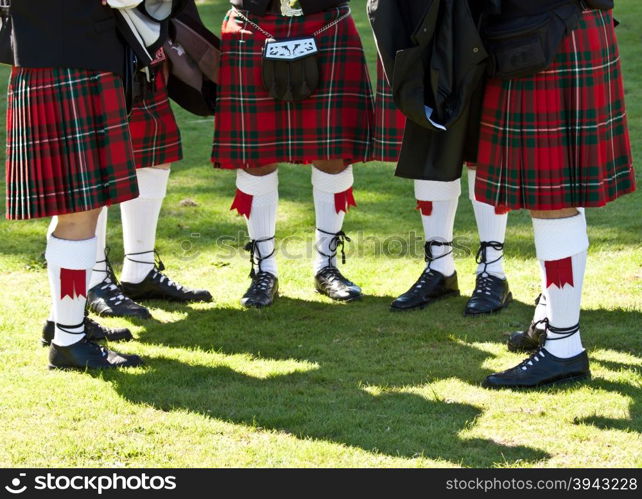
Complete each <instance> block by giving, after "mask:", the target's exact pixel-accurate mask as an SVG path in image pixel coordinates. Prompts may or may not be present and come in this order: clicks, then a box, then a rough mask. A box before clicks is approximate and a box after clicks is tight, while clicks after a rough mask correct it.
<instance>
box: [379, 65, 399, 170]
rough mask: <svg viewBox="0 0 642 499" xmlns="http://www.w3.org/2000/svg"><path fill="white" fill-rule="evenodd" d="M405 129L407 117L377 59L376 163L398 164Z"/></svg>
mask: <svg viewBox="0 0 642 499" xmlns="http://www.w3.org/2000/svg"><path fill="white" fill-rule="evenodd" d="M405 128H406V117H405V116H404V115H403V114H402V113H401V111H399V110H398V109H397V105H396V104H395V102H394V100H393V98H392V89H391V88H390V85H389V84H388V80H387V79H386V75H385V72H384V70H383V66H382V65H381V60H380V59H377V94H376V97H375V126H374V134H373V143H374V145H373V154H372V156H373V159H374V160H375V161H385V162H394V163H396V162H397V160H398V159H399V152H400V151H401V143H402V142H403V134H404V130H405Z"/></svg>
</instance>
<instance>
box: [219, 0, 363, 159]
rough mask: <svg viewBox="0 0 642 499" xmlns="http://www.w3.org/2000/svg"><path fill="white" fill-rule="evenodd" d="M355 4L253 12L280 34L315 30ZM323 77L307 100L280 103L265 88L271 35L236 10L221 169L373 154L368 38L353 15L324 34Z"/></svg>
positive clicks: (227, 41)
mask: <svg viewBox="0 0 642 499" xmlns="http://www.w3.org/2000/svg"><path fill="white" fill-rule="evenodd" d="M345 9H347V7H341V8H336V9H330V10H328V11H324V12H321V13H318V14H313V15H309V16H298V17H284V16H279V15H274V14H266V15H264V16H261V17H257V16H251V15H250V14H247V16H248V17H249V18H250V19H251V20H252V21H253V22H255V23H256V24H258V25H259V26H261V28H262V29H264V30H265V31H267V32H268V33H270V34H272V35H273V36H274V37H275V38H276V39H283V38H294V37H301V36H309V35H312V33H314V32H315V31H316V30H318V29H320V28H322V27H324V26H326V25H327V24H329V23H331V22H332V21H334V20H336V19H337V18H338V17H340V16H341V15H343V14H344V13H345V12H346V10H345ZM315 38H316V43H317V47H318V49H319V53H318V61H319V71H320V76H321V78H320V80H321V81H320V83H319V87H318V88H317V90H316V91H315V92H314V93H313V94H312V95H311V96H310V97H309V98H307V99H305V100H303V101H298V102H295V103H287V102H282V101H277V100H275V99H273V98H272V97H270V95H269V94H268V93H267V91H266V90H265V89H264V88H263V84H262V78H261V55H262V51H263V45H264V42H265V39H266V37H265V35H264V34H262V33H261V32H259V31H258V30H257V29H256V28H254V27H253V26H251V25H250V24H248V23H246V22H244V21H242V20H241V19H240V18H239V17H238V13H237V12H236V11H234V10H230V11H229V12H228V15H227V17H226V19H225V20H224V22H223V27H222V33H221V51H222V57H221V68H220V81H219V86H218V100H217V110H216V117H215V120H214V121H215V126H214V144H213V149H212V162H213V163H214V165H215V166H216V167H220V168H253V167H260V166H265V165H268V164H271V163H281V162H285V163H310V162H312V161H314V160H318V159H323V160H332V159H343V160H344V161H345V162H346V163H352V162H361V161H367V160H369V159H370V156H371V150H370V149H371V144H372V126H373V119H374V104H373V99H372V90H371V87H370V79H369V75H368V68H367V66H366V62H365V57H364V53H363V47H362V45H361V39H360V38H359V33H358V32H357V29H356V26H355V24H354V21H353V19H352V17H348V18H347V19H344V20H343V21H341V22H339V23H338V24H336V25H335V26H333V27H332V28H330V29H328V30H326V31H324V32H323V33H321V34H319V35H317V36H316V37H315Z"/></svg>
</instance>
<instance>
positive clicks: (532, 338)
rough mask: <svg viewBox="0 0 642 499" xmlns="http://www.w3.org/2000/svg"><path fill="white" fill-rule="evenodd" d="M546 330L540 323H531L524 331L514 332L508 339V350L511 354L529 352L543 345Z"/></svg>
mask: <svg viewBox="0 0 642 499" xmlns="http://www.w3.org/2000/svg"><path fill="white" fill-rule="evenodd" d="M544 341H546V328H545V327H542V326H541V324H540V323H535V322H531V325H530V326H528V329H527V330H526V331H515V332H514V333H511V335H510V336H509V337H508V343H507V345H508V350H510V351H511V352H531V351H533V350H537V349H538V348H539V347H541V346H542V345H544Z"/></svg>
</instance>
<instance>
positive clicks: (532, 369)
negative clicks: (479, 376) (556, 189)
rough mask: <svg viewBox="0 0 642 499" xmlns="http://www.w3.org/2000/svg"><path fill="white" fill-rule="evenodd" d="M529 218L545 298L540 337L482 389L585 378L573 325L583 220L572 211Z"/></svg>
mask: <svg viewBox="0 0 642 499" xmlns="http://www.w3.org/2000/svg"><path fill="white" fill-rule="evenodd" d="M531 215H532V217H533V229H534V232H535V249H536V251H537V259H538V260H539V263H540V268H541V275H542V280H543V285H542V287H543V289H544V296H545V298H546V307H547V308H546V315H547V317H546V339H545V342H544V345H543V347H542V348H540V349H538V350H537V351H536V352H535V353H534V354H533V355H532V356H531V357H530V359H528V360H527V361H525V362H524V363H522V364H520V365H519V366H517V367H515V368H513V369H509V370H508V371H504V372H503V373H498V374H494V375H491V376H489V377H488V378H486V381H485V384H486V386H490V387H515V386H540V385H544V384H549V383H553V382H560V381H569V380H575V379H584V378H586V377H589V376H590V371H589V364H588V356H587V355H586V351H585V350H584V348H583V346H582V341H581V338H580V324H579V322H580V305H581V297H582V284H583V282H584V271H585V269H586V257H587V251H588V246H589V241H588V235H587V232H586V219H585V217H584V215H583V213H581V212H579V211H578V210H577V209H575V208H570V209H564V210H558V211H533V212H531Z"/></svg>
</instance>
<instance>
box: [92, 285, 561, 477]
mask: <svg viewBox="0 0 642 499" xmlns="http://www.w3.org/2000/svg"><path fill="white" fill-rule="evenodd" d="M389 301H390V298H388V297H386V298H373V297H369V298H367V299H364V300H363V301H362V302H360V303H354V304H350V305H347V306H346V305H335V304H330V303H320V302H307V301H302V300H296V299H290V298H285V297H282V298H280V299H279V300H278V302H277V303H276V304H275V306H274V307H273V308H271V309H269V310H264V311H257V310H249V311H244V310H238V309H209V310H194V309H188V312H187V317H186V318H185V319H182V320H179V321H178V322H174V323H172V324H165V325H162V326H161V325H154V326H153V329H152V330H149V331H146V332H144V333H143V334H142V335H141V339H140V340H141V342H143V343H148V344H158V345H163V346H166V347H170V348H180V349H184V348H187V349H189V350H193V349H197V350H201V351H210V352H212V351H215V352H217V354H221V356H222V357H225V356H227V355H243V356H249V357H250V360H247V359H246V361H247V362H250V363H251V362H253V361H258V362H273V363H275V364H276V365H287V366H290V367H288V368H284V369H281V370H278V369H276V371H275V372H272V373H270V374H267V375H264V374H262V375H260V376H259V375H254V376H253V375H251V374H248V372H247V370H245V371H243V372H240V371H237V370H235V369H233V368H232V367H231V366H228V365H213V366H206V365H198V364H196V365H194V364H190V363H188V362H181V361H178V360H176V359H170V358H167V357H166V356H161V357H157V358H152V359H148V364H147V367H146V369H145V371H144V372H143V373H142V374H141V373H136V374H134V373H131V374H130V373H128V372H126V371H123V372H113V373H112V372H109V373H105V374H104V377H105V379H106V380H108V381H109V382H110V383H112V384H113V386H114V388H115V389H116V390H117V391H118V393H120V394H121V395H122V396H123V397H124V398H126V399H127V400H130V401H132V402H135V403H139V404H149V405H151V406H153V407H155V408H157V409H160V410H164V411H171V410H176V409H185V410H189V411H193V412H198V413H200V414H203V415H205V416H207V417H213V418H217V419H221V420H225V421H229V422H233V423H237V424H245V425H248V426H252V427H260V428H265V429H270V430H276V431H285V432H288V433H290V434H292V435H295V436H296V437H298V438H302V439H307V438H312V439H316V440H324V441H331V442H337V443H341V444H345V445H349V446H354V447H358V448H361V449H364V450H366V451H369V452H378V453H382V454H386V455H389V456H401V457H406V458H412V457H418V456H425V457H427V458H432V459H441V460H445V461H447V462H450V463H454V464H458V465H463V466H481V467H490V466H493V465H500V464H503V465H506V464H513V465H514V464H517V463H520V462H524V463H525V462H536V461H540V460H542V459H546V458H548V457H550V456H549V455H548V454H547V453H546V452H543V451H541V450H539V449H535V448H530V447H527V446H510V445H503V444H501V443H498V442H496V441H493V440H486V439H480V438H465V437H462V436H460V433H461V432H462V431H465V430H467V429H469V428H471V427H472V426H474V424H475V420H476V418H477V417H479V416H480V415H481V414H482V412H483V411H482V410H481V409H480V408H479V407H476V406H474V405H469V404H465V403H460V402H454V401H452V400H449V399H442V398H440V397H438V396H437V395H436V394H433V396H432V397H431V396H428V397H424V396H420V395H418V394H415V393H411V392H410V391H409V390H410V388H408V387H414V386H417V385H420V386H421V385H425V384H427V383H430V382H433V381H437V380H440V379H457V380H459V381H461V382H463V383H467V384H473V385H475V384H478V383H479V382H480V381H481V380H482V379H483V378H484V376H486V375H487V374H489V373H490V371H489V370H487V369H484V368H482V367H481V366H482V364H483V363H484V361H485V360H486V359H487V358H489V357H491V354H489V353H486V352H484V351H481V350H479V349H476V348H471V347H469V346H467V345H465V344H462V343H461V342H459V341H458V340H457V339H456V338H453V335H454V334H455V335H456V334H459V333H461V329H460V326H457V327H453V326H452V324H450V325H449V323H448V322H446V323H443V322H436V323H435V324H431V323H430V321H426V324H425V327H422V328H418V327H417V326H416V323H417V319H418V318H419V317H420V316H418V315H417V314H420V313H423V314H424V317H425V318H426V319H428V318H429V317H430V314H428V313H426V312H417V313H409V314H391V313H390V312H389V311H388V310H387V305H388V303H389ZM448 301H450V303H448ZM455 305H456V307H457V308H459V307H460V305H461V303H460V300H447V301H444V302H441V303H437V304H435V305H433V307H434V308H433V310H434V311H435V313H437V312H439V313H438V314H437V315H439V316H443V314H444V311H446V310H448V309H450V308H451V307H453V306H455ZM172 308H173V307H172ZM290 310H296V311H297V313H296V314H293V313H290ZM463 321H464V320H463V318H462V322H463ZM449 322H450V323H452V321H449ZM455 323H457V324H458V322H457V321H455ZM413 324H414V326H413ZM188 325H189V328H188V327H187V326H188ZM292 365H295V366H300V368H296V367H291V366H292Z"/></svg>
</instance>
